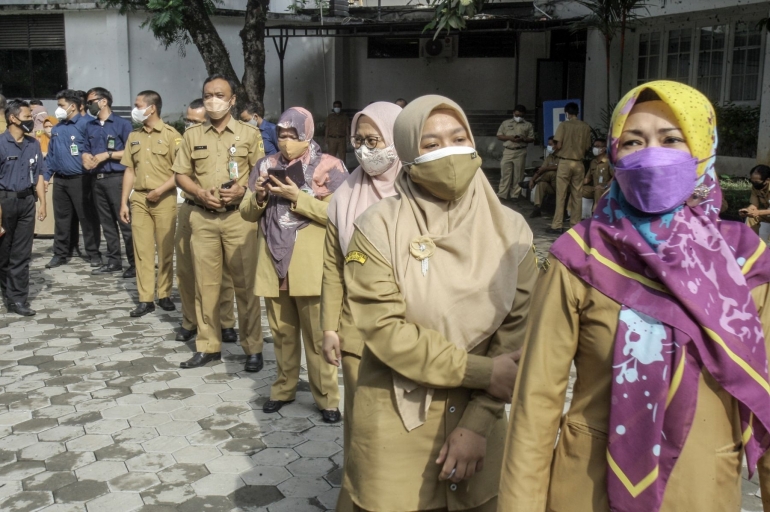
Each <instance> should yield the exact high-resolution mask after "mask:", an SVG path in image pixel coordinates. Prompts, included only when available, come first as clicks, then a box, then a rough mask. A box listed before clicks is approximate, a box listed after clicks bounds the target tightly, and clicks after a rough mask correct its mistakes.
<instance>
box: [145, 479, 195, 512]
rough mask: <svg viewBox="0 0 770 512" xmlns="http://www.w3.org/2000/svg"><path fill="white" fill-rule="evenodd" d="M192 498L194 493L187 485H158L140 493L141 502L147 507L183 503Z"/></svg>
mask: <svg viewBox="0 0 770 512" xmlns="http://www.w3.org/2000/svg"><path fill="white" fill-rule="evenodd" d="M194 496H195V491H194V490H193V488H192V487H191V486H190V484H187V483H181V484H160V485H156V486H154V487H151V488H149V489H147V490H146V491H143V492H142V500H144V502H145V503H146V504H147V505H157V504H178V503H184V502H186V501H188V500H189V499H191V498H193V497H194ZM200 510H204V509H200Z"/></svg>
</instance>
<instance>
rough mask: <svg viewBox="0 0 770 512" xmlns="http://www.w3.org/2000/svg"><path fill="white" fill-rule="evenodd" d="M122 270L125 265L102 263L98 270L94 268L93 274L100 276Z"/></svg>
mask: <svg viewBox="0 0 770 512" xmlns="http://www.w3.org/2000/svg"><path fill="white" fill-rule="evenodd" d="M121 270H123V267H122V266H120V265H102V266H101V267H99V268H97V269H96V270H92V271H91V274H92V275H94V276H99V275H102V274H114V273H116V272H120V271H121Z"/></svg>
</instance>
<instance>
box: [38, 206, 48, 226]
mask: <svg viewBox="0 0 770 512" xmlns="http://www.w3.org/2000/svg"><path fill="white" fill-rule="evenodd" d="M46 217H48V212H47V211H46V207H45V205H42V204H41V205H40V206H38V207H37V220H39V221H40V222H43V221H44V220H45V218H46Z"/></svg>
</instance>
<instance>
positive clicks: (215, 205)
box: [195, 187, 224, 210]
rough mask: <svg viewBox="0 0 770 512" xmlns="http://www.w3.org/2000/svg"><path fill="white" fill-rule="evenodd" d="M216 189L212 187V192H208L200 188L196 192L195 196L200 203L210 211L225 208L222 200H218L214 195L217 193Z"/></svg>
mask: <svg viewBox="0 0 770 512" xmlns="http://www.w3.org/2000/svg"><path fill="white" fill-rule="evenodd" d="M216 190H217V189H216V187H211V189H210V190H206V189H205V188H199V189H198V190H197V191H196V192H195V196H196V197H197V198H198V202H199V203H200V204H202V205H203V206H205V207H206V208H208V209H209V210H217V209H219V208H222V206H224V203H222V201H221V200H220V199H217V196H215V195H214V193H215V192H216Z"/></svg>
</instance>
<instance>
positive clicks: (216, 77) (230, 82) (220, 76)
mask: <svg viewBox="0 0 770 512" xmlns="http://www.w3.org/2000/svg"><path fill="white" fill-rule="evenodd" d="M214 80H224V81H225V82H227V84H228V85H229V86H230V93H231V94H233V95H234V94H235V91H236V90H237V89H238V84H237V83H235V80H233V79H232V78H227V77H226V76H225V75H223V74H222V73H214V74H213V75H211V76H209V77H207V78H206V80H204V81H203V87H201V93H202V92H203V89H205V88H206V84H207V83H209V82H213V81H214Z"/></svg>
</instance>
